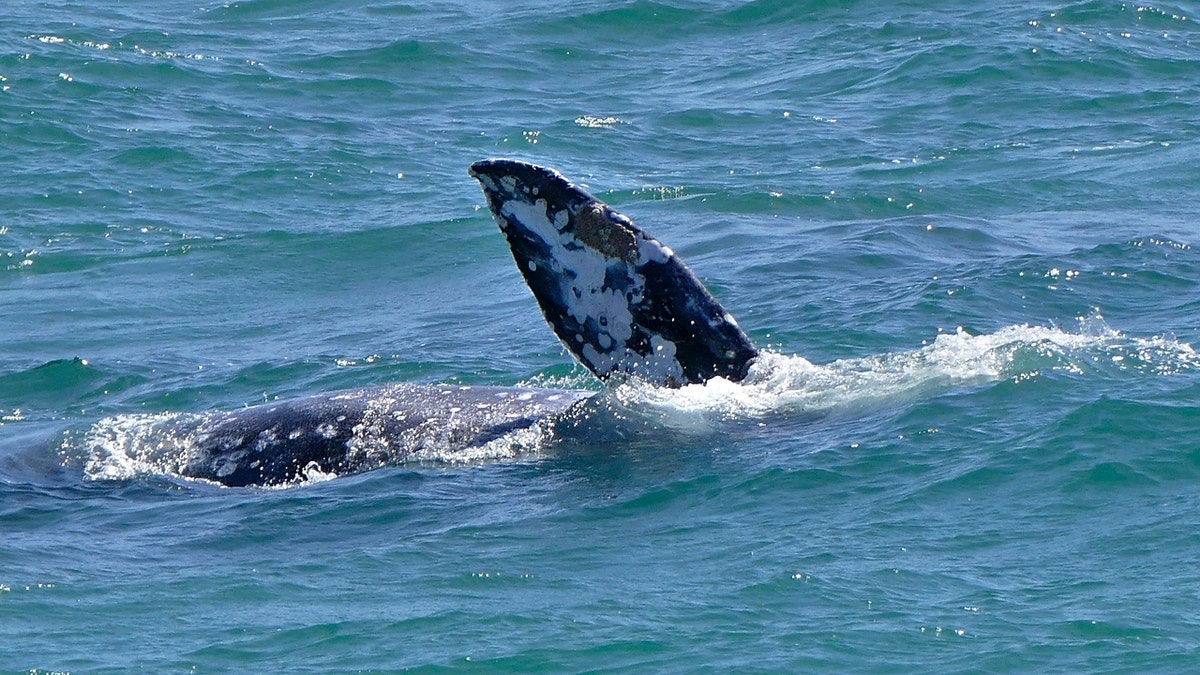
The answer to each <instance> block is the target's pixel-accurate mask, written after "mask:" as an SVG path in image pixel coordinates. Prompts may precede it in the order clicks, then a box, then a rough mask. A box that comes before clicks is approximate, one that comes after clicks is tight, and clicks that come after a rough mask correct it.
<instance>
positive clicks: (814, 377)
mask: <svg viewBox="0 0 1200 675" xmlns="http://www.w3.org/2000/svg"><path fill="white" fill-rule="evenodd" d="M1197 368H1200V355H1198V354H1197V353H1196V351H1195V350H1194V349H1193V348H1192V347H1191V345H1189V344H1187V343H1184V342H1180V341H1179V340H1177V339H1175V338H1174V337H1172V336H1166V335H1160V336H1154V337H1150V338H1139V337H1128V336H1125V335H1124V334H1122V333H1120V332H1119V331H1116V330H1114V329H1112V328H1110V327H1109V326H1108V325H1107V324H1105V323H1104V320H1103V318H1102V317H1100V316H1099V314H1095V315H1093V316H1090V317H1086V318H1082V319H1080V327H1079V330H1078V331H1076V332H1068V331H1065V330H1062V329H1060V328H1056V327H1044V326H1030V325H1024V324H1022V325H1014V326H1007V327H1005V328H1002V329H1000V330H998V331H996V332H994V333H987V334H981V335H973V334H971V333H969V332H967V331H966V330H964V329H962V328H959V329H957V330H956V331H955V332H954V333H945V334H941V335H938V336H937V337H936V338H935V339H934V340H933V342H931V343H930V344H927V345H925V346H923V347H921V348H920V349H916V350H912V351H904V352H896V353H890V354H883V355H878V356H869V357H863V358H854V359H840V360H837V361H833V362H831V363H828V364H824V365H816V364H813V363H811V362H810V361H808V360H807V359H804V358H803V357H800V356H794V355H791V356H789V355H784V354H779V353H774V352H765V353H763V354H761V355H760V357H759V358H758V359H757V361H756V362H755V364H754V366H753V367H752V368H751V370H750V374H749V376H748V377H747V378H746V380H745V381H744V382H742V383H740V384H738V383H733V382H729V381H728V380H725V379H721V378H718V379H714V380H710V381H709V382H707V383H705V384H696V385H689V386H686V387H683V388H681V389H666V388H656V387H647V386H644V385H640V384H637V383H626V384H622V385H621V386H620V387H618V388H617V389H616V390H615V392H614V397H615V400H617V401H618V402H619V403H620V405H622V406H623V407H625V408H627V409H638V408H645V409H646V410H647V411H650V414H653V415H655V416H656V417H657V418H659V419H660V420H662V421H663V422H664V423H666V424H668V425H671V426H681V427H697V426H700V427H703V426H704V425H705V424H706V421H707V420H709V419H712V418H753V417H762V416H765V415H771V414H803V413H821V414H833V413H855V412H858V411H861V410H864V409H870V408H872V407H877V406H879V405H888V404H896V403H903V402H905V401H910V400H915V399H919V398H923V397H928V396H932V395H936V394H938V393H941V392H945V391H949V390H951V389H953V388H957V387H964V386H973V385H982V384H987V383H991V382H999V381H1002V380H1013V381H1024V380H1028V379H1031V378H1035V377H1038V376H1041V375H1043V374H1044V373H1046V372H1054V371H1061V372H1068V373H1075V374H1084V373H1086V372H1088V371H1098V372H1102V373H1108V374H1111V375H1113V376H1117V375H1119V374H1120V373H1122V372H1126V373H1137V374H1151V375H1170V374H1174V373H1179V372H1185V371H1191V370H1195V369H1197Z"/></svg>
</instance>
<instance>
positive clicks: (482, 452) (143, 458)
mask: <svg viewBox="0 0 1200 675" xmlns="http://www.w3.org/2000/svg"><path fill="white" fill-rule="evenodd" d="M1197 368H1200V355H1198V354H1197V353H1196V351H1195V350H1194V349H1193V348H1192V347H1191V345H1189V344H1187V343H1185V342H1181V341H1179V340H1177V339H1175V338H1173V337H1170V336H1154V337H1149V338H1144V337H1130V336H1126V335H1124V334H1122V333H1120V332H1119V331H1116V330H1114V329H1112V328H1110V327H1109V326H1108V325H1107V324H1106V323H1105V322H1104V320H1103V318H1102V317H1100V316H1098V315H1093V316H1090V317H1087V318H1084V319H1082V320H1081V321H1080V327H1079V330H1077V331H1075V332H1071V331H1066V330H1063V329H1061V328H1057V327H1045V326H1031V325H1024V324H1023V325H1013V326H1008V327H1005V328H1002V329H1000V330H998V331H996V332H994V333H987V334H979V335H973V334H971V333H969V332H968V331H966V330H964V329H962V328H959V329H957V330H956V331H955V332H953V333H944V334H941V335H938V336H937V337H936V338H934V339H933V340H932V341H931V342H930V343H929V344H926V345H924V346H922V347H921V348H919V349H915V350H910V351H902V352H895V353H889V354H882V355H877V356H869V357H864V358H853V359H840V360H837V361H833V362H831V363H827V364H823V365H818V364H814V363H812V362H810V361H808V360H807V359H805V358H803V357H800V356H794V355H790V356H789V355H785V354H780V353H776V352H765V353H763V354H762V355H761V356H760V358H759V359H758V360H757V362H756V363H755V364H754V366H753V367H752V368H751V371H750V374H749V376H748V377H747V379H746V380H745V381H744V382H741V383H734V382H730V381H728V380H725V379H722V378H717V379H714V380H710V381H709V382H707V383H705V384H696V385H689V386H685V387H682V388H679V389H669V388H662V387H654V386H650V385H646V384H644V383H640V382H637V381H632V380H631V381H626V382H623V383H620V384H617V385H615V386H610V387H608V388H606V389H605V390H603V391H602V392H600V393H599V394H597V395H594V396H592V397H591V398H590V399H588V400H587V401H586V402H585V403H583V404H582V405H580V406H577V407H575V408H572V409H571V410H569V411H568V412H567V413H565V414H564V415H562V416H560V417H557V418H552V419H547V420H545V421H544V423H541V424H535V425H534V426H532V427H529V428H527V429H521V430H519V431H515V432H512V433H508V434H504V435H502V436H500V437H498V438H495V439H492V440H490V441H488V442H487V443H484V444H481V445H475V446H471V447H462V446H463V445H464V444H461V443H458V444H456V443H455V442H453V438H454V437H453V435H452V434H451V435H446V434H442V436H439V437H437V438H432V437H431V438H430V439H427V441H428V442H426V441H422V442H421V443H420V444H418V446H414V447H416V450H415V451H410V450H412V448H408V449H403V450H402V451H399V452H394V451H391V448H390V446H389V447H387V448H384V450H388V451H389V452H385V453H384V455H386V456H382V458H381V459H380V461H378V462H376V463H374V464H372V465H371V466H372V467H374V466H381V465H391V464H400V463H413V462H419V463H437V464H460V463H477V462H489V461H496V460H505V459H514V458H519V457H526V458H529V457H538V456H542V455H543V454H545V453H546V452H547V451H550V452H552V450H550V449H551V448H552V446H553V445H554V443H555V442H557V441H559V440H564V439H565V440H568V441H571V442H574V443H576V444H578V443H580V442H582V443H585V444H594V443H603V442H605V441H607V440H612V439H625V438H630V437H641V438H645V437H647V435H648V436H649V437H650V438H658V437H662V436H664V435H666V436H668V437H670V438H672V439H674V438H677V434H678V433H679V432H683V433H684V434H685V437H686V436H693V437H694V436H697V435H699V436H703V435H710V434H713V433H737V432H736V431H735V430H734V429H731V428H730V427H729V426H723V425H722V422H730V421H733V422H744V421H756V422H759V423H761V424H765V425H770V424H772V422H773V421H778V420H780V419H781V418H798V417H808V416H814V415H815V416H818V417H827V416H853V415H860V414H864V413H868V412H871V411H874V410H879V409H882V408H888V407H897V406H903V405H905V404H907V403H910V402H914V401H919V400H923V399H927V398H930V397H934V396H937V395H939V394H942V393H946V392H950V391H954V390H956V389H960V388H963V387H971V386H984V385H988V384H991V383H997V382H1000V381H1012V382H1015V383H1022V382H1025V381H1028V380H1032V379H1036V378H1039V377H1044V376H1046V375H1048V374H1050V373H1065V374H1067V375H1068V376H1081V377H1087V376H1089V375H1099V376H1101V377H1110V378H1116V377H1121V376H1122V374H1129V373H1132V374H1134V375H1137V376H1144V375H1152V376H1159V375H1171V374H1176V373H1182V372H1190V371H1194V370H1196V369H1197ZM525 384H526V385H528V384H530V383H525ZM534 384H536V385H537V386H539V387H547V386H552V387H556V388H568V389H579V388H581V387H585V386H586V385H587V383H586V382H583V381H581V376H579V375H571V376H568V377H565V378H558V377H544V378H538V379H537V381H536V382H535V383H534ZM219 415H221V413H207V414H188V413H177V412H172V413H161V414H137V415H118V416H115V417H111V418H107V419H104V420H101V421H99V422H97V423H96V424H94V425H93V426H92V427H91V428H90V429H89V430H88V431H87V432H86V433H85V434H83V436H82V438H81V439H74V438H70V437H69V438H68V440H66V441H64V443H63V450H64V454H65V455H67V456H70V455H76V456H79V455H80V454H82V455H83V457H84V461H83V463H84V464H85V468H84V475H85V477H86V478H88V479H91V480H125V479H131V478H136V477H139V476H145V475H165V476H170V477H176V478H185V468H186V467H187V466H188V465H189V463H190V462H192V461H194V460H195V458H196V456H197V454H198V453H201V452H202V450H201V441H202V439H203V436H204V434H205V433H206V432H205V431H204V429H205V428H206V427H207V426H211V424H212V422H213V421H214V420H215V419H217V417H218V416H219ZM447 439H450V440H447ZM385 445H386V444H385ZM366 468H371V467H366ZM336 475H337V474H336V473H332V472H328V471H322V470H321V469H320V468H319V467H317V466H315V463H313V465H311V466H309V467H308V468H306V469H305V470H304V471H303V472H302V473H301V474H300V475H299V476H298V477H297V478H296V479H295V480H293V481H290V482H287V483H284V484H281V485H277V486H275V487H280V488H287V487H295V486H297V485H307V484H312V483H317V482H322V481H325V480H329V479H331V478H334V477H336ZM189 480H190V479H189Z"/></svg>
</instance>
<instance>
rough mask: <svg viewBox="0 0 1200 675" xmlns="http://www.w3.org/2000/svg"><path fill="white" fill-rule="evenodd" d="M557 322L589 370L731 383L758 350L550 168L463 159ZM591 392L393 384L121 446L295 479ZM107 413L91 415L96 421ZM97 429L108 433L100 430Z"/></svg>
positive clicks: (491, 432) (444, 446) (521, 416)
mask: <svg viewBox="0 0 1200 675" xmlns="http://www.w3.org/2000/svg"><path fill="white" fill-rule="evenodd" d="M470 175H471V176H473V177H474V178H476V179H477V180H478V181H479V183H480V186H481V187H482V188H483V192H484V195H485V196H486V198H487V203H488V207H489V208H490V210H491V212H492V216H493V217H494V219H495V221H496V223H497V224H498V225H499V227H500V229H501V231H502V232H503V233H504V235H505V237H506V238H507V240H508V244H509V247H510V249H511V251H512V254H513V259H514V261H515V262H516V264H517V267H518V269H520V271H521V274H522V276H523V277H524V279H525V281H526V283H527V284H528V286H529V288H530V290H531V291H532V293H533V296H534V298H535V299H536V300H537V302H538V304H539V306H540V307H541V310H542V314H543V315H544V317H545V318H546V321H547V322H548V323H549V324H550V327H551V328H552V329H553V331H554V333H555V334H556V335H557V336H558V337H559V339H560V340H561V341H562V343H563V344H564V345H565V346H566V347H567V349H568V350H569V351H570V352H571V354H572V355H574V357H575V358H576V359H578V360H579V362H580V363H582V364H583V365H584V366H586V367H587V368H588V369H589V370H590V371H591V372H592V373H593V374H594V375H595V376H596V377H597V378H599V379H601V380H607V379H610V378H614V377H616V378H626V377H632V378H638V379H640V380H644V381H646V382H649V383H651V384H655V385H659V386H667V387H677V386H681V385H684V384H688V383H698V382H704V381H707V380H709V379H711V378H714V377H724V378H726V379H729V380H734V381H739V380H741V379H742V378H744V377H745V376H746V373H747V370H748V369H749V367H750V363H751V362H752V361H753V359H754V358H755V357H756V356H757V350H756V348H755V347H754V345H753V343H752V342H751V341H750V339H749V338H748V337H747V336H746V334H745V333H743V332H742V330H741V328H739V327H738V324H737V322H736V321H735V320H734V318H733V316H731V315H730V314H729V313H728V312H726V311H725V309H724V308H722V307H721V305H720V304H719V303H718V302H717V301H716V299H715V298H713V296H712V295H711V294H710V293H709V292H708V290H707V289H706V288H705V287H704V285H703V284H702V283H701V282H700V280H699V279H697V278H696V276H695V275H694V274H692V272H691V271H690V270H689V269H688V268H687V266H686V265H684V264H683V262H682V261H681V260H680V259H679V258H678V257H677V256H676V255H675V254H674V252H672V251H671V249H670V248H668V247H667V246H665V245H664V244H662V242H660V241H658V240H657V239H655V238H654V237H652V236H650V235H649V234H647V233H646V232H645V231H644V230H642V229H641V228H639V227H638V226H637V225H635V224H634V223H633V221H632V220H630V219H629V218H627V217H626V216H624V215H622V214H620V213H618V212H616V211H614V210H613V209H612V208H610V207H609V206H608V205H607V204H604V203H603V202H601V201H600V200H598V199H596V198H595V197H594V196H592V195H591V194H588V193H587V192H586V191H585V190H583V189H582V188H580V187H579V186H577V185H575V184H573V183H571V182H570V181H569V180H567V179H566V178H565V177H563V176H562V175H561V174H560V173H558V172H557V171H554V170H553V169H548V168H546V167H541V166H537V165H534V164H529V163H526V162H521V161H516V160H509V159H490V160H484V161H480V162H476V163H475V164H473V165H471V168H470ZM594 393H595V392H593V391H573V390H555V389H536V388H525V387H464V386H457V385H419V384H396V385H391V386H383V387H371V388H364V389H354V390H349V391H341V392H333V393H327V394H319V395H316V396H311V397H306V398H300V399H294V400H290V401H281V402H278V403H270V404H264V405H258V406H252V407H247V408H244V409H241V410H234V411H227V412H212V413H207V414H203V415H194V416H190V417H187V418H186V419H183V420H179V419H172V420H166V421H163V422H162V424H161V425H159V426H161V428H156V429H151V430H150V431H149V432H145V431H144V430H143V432H142V433H141V434H139V435H138V436H137V438H136V439H135V444H136V445H137V446H138V447H133V448H128V449H127V452H128V453H130V454H133V455H135V456H139V457H141V458H143V459H149V460H151V461H152V462H153V463H155V464H156V465H157V466H165V467H169V472H170V473H173V474H176V475H180V476H184V477H188V478H199V479H205V480H209V481H213V482H216V483H220V484H222V485H226V486H231V487H240V486H272V485H284V484H289V483H296V482H300V481H303V480H305V478H306V476H311V475H313V474H314V473H321V474H336V475H343V474H347V473H355V472H359V471H365V470H369V469H372V468H377V467H379V466H382V465H385V464H389V463H394V462H398V461H403V460H404V459H406V458H410V457H419V456H421V454H422V452H423V451H424V450H428V449H439V450H442V451H446V450H450V451H454V450H467V449H469V448H474V447H479V446H482V445H485V444H487V443H490V442H492V441H496V440H498V439H503V438H505V437H507V436H509V435H511V434H514V433H516V432H519V431H521V430H525V429H534V428H537V426H538V425H544V424H553V423H554V421H555V420H556V419H561V418H564V417H569V416H570V415H571V411H572V409H573V408H574V407H575V406H578V405H581V402H582V401H584V400H586V399H587V398H589V397H591V396H592V395H594ZM102 426H103V423H100V424H98V425H97V427H102ZM101 435H103V434H101Z"/></svg>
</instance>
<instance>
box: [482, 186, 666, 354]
mask: <svg viewBox="0 0 1200 675" xmlns="http://www.w3.org/2000/svg"><path fill="white" fill-rule="evenodd" d="M501 180H502V181H503V180H504V179H501ZM512 192H514V191H512V190H510V193H512ZM500 213H501V216H502V218H501V220H503V219H504V218H511V219H512V220H515V221H517V222H519V223H521V225H522V226H523V227H524V228H525V230H526V231H528V232H529V233H530V234H533V235H536V236H537V237H538V238H539V239H541V240H542V241H543V242H545V243H546V245H547V246H548V247H549V248H550V258H551V260H552V261H553V263H554V264H553V266H554V267H555V272H556V276H558V277H559V278H560V279H562V287H561V288H560V289H559V293H558V295H559V297H561V298H562V300H563V302H564V303H566V305H567V307H566V309H567V313H568V315H570V317H571V318H573V319H574V320H575V321H577V322H579V323H580V324H584V323H587V322H588V320H589V319H591V320H592V321H593V322H594V323H595V325H596V326H597V327H598V328H599V331H600V332H599V333H598V336H599V337H598V340H599V341H600V342H601V346H603V347H605V351H604V353H601V352H600V351H599V350H598V349H597V348H596V346H595V345H591V344H587V345H584V347H583V349H582V350H581V353H582V355H583V357H584V358H585V359H586V360H587V362H588V363H589V364H590V365H591V366H592V368H593V369H594V370H596V371H597V372H599V373H608V372H610V371H612V370H613V369H614V368H615V367H616V366H617V365H618V364H619V363H621V362H622V360H624V359H625V358H628V354H627V349H626V343H627V342H628V340H629V338H631V337H632V336H633V314H632V312H631V311H630V309H629V302H630V300H629V298H626V297H625V294H624V293H622V292H620V291H617V290H614V289H606V288H604V281H605V279H606V278H607V274H608V269H609V268H610V267H613V266H624V268H625V271H626V274H627V276H628V277H629V279H630V280H631V281H632V282H633V285H634V286H635V287H637V288H644V287H645V278H644V277H643V276H642V275H641V274H639V273H638V272H637V268H636V267H634V266H633V265H630V264H629V263H628V262H626V261H624V260H621V259H618V258H609V257H608V256H605V255H604V254H602V253H600V252H599V251H597V250H596V249H594V248H592V247H590V246H588V245H586V244H585V243H583V242H581V241H579V239H577V238H576V237H575V235H574V234H573V233H571V232H564V231H562V228H563V227H565V226H566V225H567V222H568V214H567V211H566V210H565V209H564V210H559V211H557V212H556V213H555V214H554V215H553V216H551V215H550V214H549V212H548V207H547V204H546V200H544V199H539V200H537V201H536V202H534V203H532V204H531V203H529V202H526V201H522V200H520V199H509V200H507V201H505V202H504V204H503V205H502V207H501V209H500ZM646 244H649V246H646ZM568 245H570V246H571V248H568ZM662 255H663V253H662V251H661V247H659V246H655V245H654V242H652V241H649V240H642V242H640V243H639V260H640V259H641V258H646V259H657V258H658V257H661V256H662ZM560 269H561V270H562V272H560ZM575 291H578V293H576V292H575ZM605 335H607V339H605V338H604V337H603V336H605Z"/></svg>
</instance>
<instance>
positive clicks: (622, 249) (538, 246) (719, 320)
mask: <svg viewBox="0 0 1200 675" xmlns="http://www.w3.org/2000/svg"><path fill="white" fill-rule="evenodd" d="M470 173H471V175H472V176H473V177H475V178H476V179H477V180H479V183H480V185H481V186H482V187H483V192H484V194H485V195H486V197H487V202H488V207H489V208H490V209H491V212H492V215H493V217H494V218H495V220H496V223H497V224H498V225H499V226H500V229H501V231H503V232H504V235H505V237H506V238H507V240H508V244H509V248H510V249H511V250H512V254H513V258H514V259H515V260H516V263H517V267H518V269H520V271H521V274H522V275H523V276H524V278H525V281H526V283H527V284H528V285H529V289H530V290H531V291H532V292H533V295H534V297H535V298H536V299H537V301H538V304H539V305H540V306H541V309H542V313H543V314H544V315H545V317H546V320H547V322H548V323H549V324H550V326H551V328H553V330H554V332H555V334H556V335H557V336H558V338H559V339H560V340H562V342H563V344H564V345H566V347H567V349H569V350H570V351H571V353H572V354H573V355H574V356H575V358H577V359H578V360H579V361H580V362H581V363H583V365H584V366H586V367H587V368H588V369H589V370H591V371H592V373H594V374H595V375H596V376H597V377H599V378H600V379H607V378H609V377H611V376H613V375H615V374H626V375H632V376H634V377H637V378H639V379H643V380H646V381H649V382H652V383H655V384H659V385H664V386H681V385H683V384H688V383H700V382H705V381H707V380H709V379H712V378H714V377H724V378H727V379H729V380H734V381H738V380H741V379H743V378H744V377H745V376H746V373H747V370H748V369H749V366H750V362H751V361H752V360H753V359H754V358H755V356H756V355H757V350H756V349H755V347H754V344H753V343H752V342H751V341H750V338H749V337H747V336H746V334H745V333H744V332H742V329H741V328H740V327H738V324H737V321H735V320H734V318H733V316H731V315H730V314H729V313H728V312H726V311H725V309H724V308H723V307H721V305H720V303H718V302H717V300H716V299H715V298H713V296H712V294H711V293H709V291H708V289H706V288H705V287H704V284H702V283H701V282H700V280H699V279H697V278H696V275H694V274H693V273H692V271H691V270H689V269H688V268H687V266H686V265H684V264H683V262H682V261H681V260H680V259H679V257H678V256H676V255H675V253H674V252H673V251H671V249H670V248H668V247H667V246H665V245H664V244H663V243H662V242H660V241H659V240H657V239H655V238H654V237H652V236H650V235H649V234H647V233H646V232H645V231H644V230H642V229H641V228H640V227H638V226H637V225H635V224H634V223H633V221H632V220H630V219H629V218H627V217H626V216H624V215H622V214H620V213H618V212H616V211H614V210H613V209H612V208H611V207H609V206H608V205H607V204H605V203H604V202H602V201H600V200H598V199H596V198H595V197H593V196H592V195H590V194H588V193H587V192H586V191H584V190H583V189H581V188H580V187H578V186H577V185H575V184H573V183H571V182H570V181H568V180H567V179H566V178H565V177H563V176H562V174H560V173H558V172H557V171H555V170H553V169H548V168H545V167H541V166H537V165H534V164H529V163H526V162H520V161H516V160H508V159H491V160H484V161H480V162H476V163H475V164H473V165H471V170H470Z"/></svg>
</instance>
